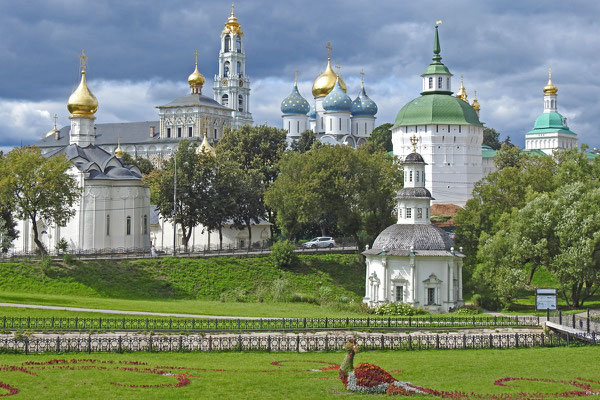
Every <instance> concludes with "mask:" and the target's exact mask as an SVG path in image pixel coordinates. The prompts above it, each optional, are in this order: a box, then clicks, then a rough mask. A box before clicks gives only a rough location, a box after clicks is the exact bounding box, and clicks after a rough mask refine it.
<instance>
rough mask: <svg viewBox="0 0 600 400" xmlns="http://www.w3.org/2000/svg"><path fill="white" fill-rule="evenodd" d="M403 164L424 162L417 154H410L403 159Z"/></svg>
mask: <svg viewBox="0 0 600 400" xmlns="http://www.w3.org/2000/svg"><path fill="white" fill-rule="evenodd" d="M404 164H425V160H423V157H422V156H421V155H420V154H419V153H416V152H412V153H410V154H409V155H407V156H406V157H405V158H404Z"/></svg>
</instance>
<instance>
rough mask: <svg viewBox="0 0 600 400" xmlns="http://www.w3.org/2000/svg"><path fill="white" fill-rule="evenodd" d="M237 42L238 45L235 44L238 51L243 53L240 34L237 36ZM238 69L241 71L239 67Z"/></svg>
mask: <svg viewBox="0 0 600 400" xmlns="http://www.w3.org/2000/svg"><path fill="white" fill-rule="evenodd" d="M235 44H236V46H235V47H236V49H237V52H238V53H241V52H242V38H240V37H239V36H238V37H237V39H236V40H235ZM238 64H239V62H238ZM238 71H239V69H238Z"/></svg>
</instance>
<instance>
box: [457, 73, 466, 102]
mask: <svg viewBox="0 0 600 400" xmlns="http://www.w3.org/2000/svg"><path fill="white" fill-rule="evenodd" d="M456 97H458V98H459V99H462V100H464V101H466V102H467V103H468V101H467V97H468V96H467V89H465V85H464V84H463V77H462V76H461V77H460V88H459V89H458V92H457V93H456Z"/></svg>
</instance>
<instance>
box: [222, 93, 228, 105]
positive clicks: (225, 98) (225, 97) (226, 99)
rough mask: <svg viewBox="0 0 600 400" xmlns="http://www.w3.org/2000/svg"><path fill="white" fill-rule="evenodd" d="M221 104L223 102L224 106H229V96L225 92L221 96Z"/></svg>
mask: <svg viewBox="0 0 600 400" xmlns="http://www.w3.org/2000/svg"><path fill="white" fill-rule="evenodd" d="M221 104H223V105H224V106H225V107H229V96H227V95H226V94H224V95H223V96H221Z"/></svg>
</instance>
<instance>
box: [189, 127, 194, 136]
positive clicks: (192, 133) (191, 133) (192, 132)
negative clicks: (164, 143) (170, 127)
mask: <svg viewBox="0 0 600 400" xmlns="http://www.w3.org/2000/svg"><path fill="white" fill-rule="evenodd" d="M193 135H194V128H192V127H191V126H190V127H189V128H188V136H189V137H192V136H193Z"/></svg>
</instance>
